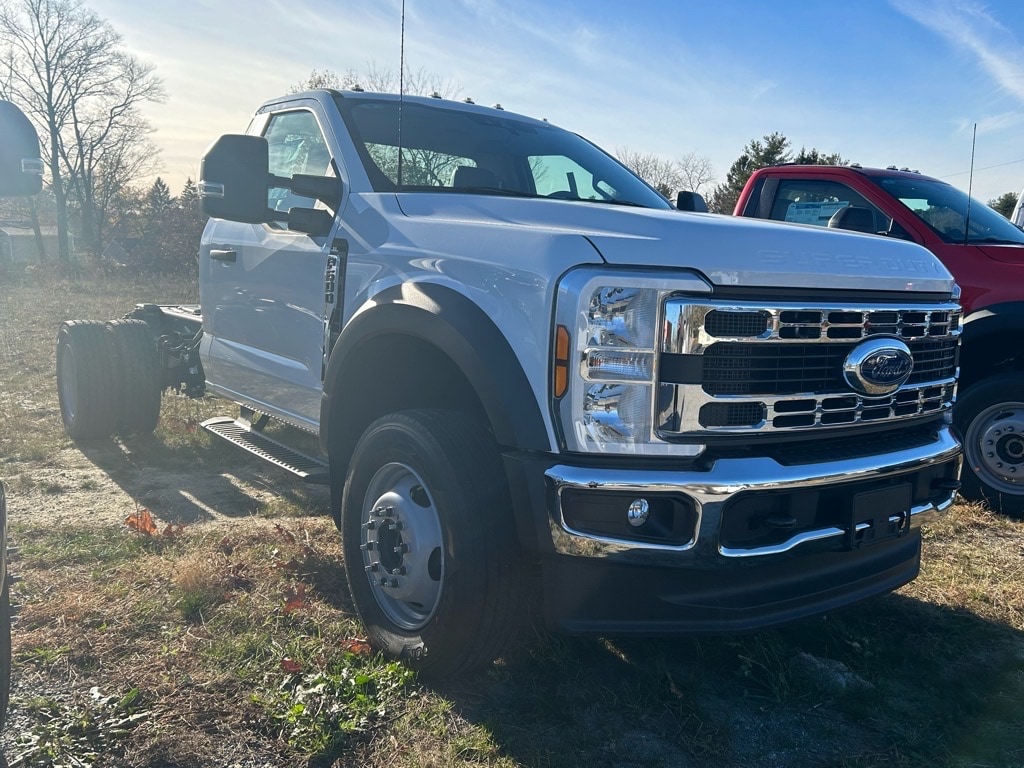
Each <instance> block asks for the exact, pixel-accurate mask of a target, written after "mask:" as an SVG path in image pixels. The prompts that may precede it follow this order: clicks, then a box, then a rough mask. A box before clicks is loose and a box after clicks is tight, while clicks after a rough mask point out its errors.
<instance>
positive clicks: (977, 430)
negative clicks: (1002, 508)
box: [964, 402, 1024, 495]
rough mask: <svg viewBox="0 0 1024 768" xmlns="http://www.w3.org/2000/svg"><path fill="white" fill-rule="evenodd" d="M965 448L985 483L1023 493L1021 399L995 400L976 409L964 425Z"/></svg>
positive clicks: (1002, 490)
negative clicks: (982, 408)
mask: <svg viewBox="0 0 1024 768" xmlns="http://www.w3.org/2000/svg"><path fill="white" fill-rule="evenodd" d="M964 450H965V452H966V454H967V461H968V463H969V464H970V465H971V468H972V469H973V470H974V472H975V474H977V475H978V477H979V478H980V479H981V481H982V482H984V483H985V484H986V485H989V486H991V487H992V488H994V489H995V490H996V491H999V492H1000V493H1008V494H1013V495H1020V494H1024V403H1019V402H1007V403H997V404H995V405H992V406H989V407H988V408H986V409H985V410H983V411H982V412H981V413H979V414H978V415H977V416H976V417H975V418H974V419H973V420H972V421H971V424H970V426H969V427H968V428H967V435H966V436H965V438H964Z"/></svg>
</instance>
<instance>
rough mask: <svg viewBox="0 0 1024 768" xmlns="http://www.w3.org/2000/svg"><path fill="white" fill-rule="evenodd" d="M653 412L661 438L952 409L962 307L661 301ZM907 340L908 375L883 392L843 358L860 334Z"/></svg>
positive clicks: (846, 423) (832, 424) (836, 424)
mask: <svg viewBox="0 0 1024 768" xmlns="http://www.w3.org/2000/svg"><path fill="white" fill-rule="evenodd" d="M664 313H665V314H664V317H665V323H664V329H665V333H664V336H663V337H662V347H661V356H660V361H659V386H658V388H657V391H658V403H657V404H656V406H655V407H656V416H657V424H658V425H659V426H658V433H659V434H660V435H661V436H662V437H665V438H672V437H676V436H700V435H704V436H706V435H707V434H708V433H711V434H714V433H723V434H726V433H729V434H731V433H737V432H739V433H761V432H773V431H794V430H807V429H816V428H822V427H827V428H843V427H855V426H856V425H858V424H860V423H864V422H872V423H877V422H880V421H892V420H899V419H914V418H917V417H921V416H928V415H933V414H935V413H939V412H942V411H945V410H948V409H949V408H950V407H951V406H952V403H953V399H954V395H955V382H956V373H957V353H958V344H959V337H960V317H961V315H960V309H959V307H958V306H956V305H955V304H953V303H945V304H931V305H904V306H903V307H898V308H897V307H886V306H857V305H854V306H849V305H847V306H843V305H835V304H831V305H830V304H816V303H811V304H799V305H797V304H788V303H779V304H776V305H774V306H764V305H759V306H758V305H751V304H735V303H734V304H728V305H726V304H711V303H693V302H692V301H687V300H685V299H675V298H673V299H669V300H668V301H667V302H666V304H665V306H664ZM878 336H888V337H891V338H893V339H899V340H900V341H902V342H903V343H904V344H906V345H907V347H908V348H909V349H910V351H911V354H912V356H913V359H914V367H913V371H912V372H911V375H910V377H909V378H908V379H907V381H906V382H905V383H904V384H903V385H902V386H901V387H899V389H897V390H896V391H894V392H892V393H890V394H888V395H886V396H884V397H876V396H868V395H865V394H862V393H860V392H858V391H856V390H855V389H854V388H853V387H852V386H851V385H850V384H849V383H848V381H847V379H846V376H845V375H844V363H845V362H846V360H847V358H848V356H849V355H850V354H851V352H853V350H854V349H856V348H857V346H858V344H860V343H861V342H862V341H863V340H865V339H868V338H877V337H878Z"/></svg>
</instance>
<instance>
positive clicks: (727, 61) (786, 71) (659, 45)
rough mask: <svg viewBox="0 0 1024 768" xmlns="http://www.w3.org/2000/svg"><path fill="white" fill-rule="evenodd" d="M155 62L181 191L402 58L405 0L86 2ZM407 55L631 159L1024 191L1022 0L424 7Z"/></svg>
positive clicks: (410, 18)
mask: <svg viewBox="0 0 1024 768" xmlns="http://www.w3.org/2000/svg"><path fill="white" fill-rule="evenodd" d="M86 3H87V5H88V6H89V7H90V8H92V9H93V10H95V11H96V12H97V13H98V14H99V15H100V16H102V17H103V18H105V19H107V20H108V21H109V22H110V23H111V24H112V25H113V26H114V28H115V29H116V30H117V31H118V32H120V33H121V35H122V36H123V38H124V43H125V45H126V47H127V48H128V49H129V50H131V51H133V52H134V53H136V54H137V55H138V56H139V57H140V58H142V59H143V60H144V61H147V62H149V63H151V64H153V65H154V66H155V67H156V72H157V74H158V75H159V76H160V77H161V78H162V79H163V80H164V84H165V87H166V90H167V93H168V99H167V102H166V103H165V104H162V105H152V106H151V107H149V108H147V114H148V116H149V117H150V119H151V121H152V123H153V126H154V127H155V128H156V132H155V133H154V135H153V139H154V141H155V142H156V144H157V145H158V146H159V147H160V148H161V150H162V155H161V156H162V162H163V172H162V173H161V175H162V176H163V177H164V179H165V180H166V181H167V182H168V183H169V184H170V185H171V188H172V190H173V191H175V192H177V191H178V190H179V189H180V187H181V184H182V183H183V182H184V180H185V178H186V177H187V176H192V177H195V176H197V174H198V169H199V158H200V157H201V155H202V153H203V151H204V149H205V147H206V146H207V145H208V144H209V143H210V142H211V141H212V140H213V139H214V138H216V137H217V136H218V135H220V134H221V133H229V132H241V131H242V130H244V128H245V126H246V124H247V123H248V118H249V116H250V114H251V113H252V112H253V111H254V109H255V108H256V107H257V106H258V105H259V104H260V103H261V102H262V101H264V100H266V99H268V98H272V97H274V96H278V95H280V94H281V93H284V92H286V91H287V90H289V88H291V87H292V86H293V85H294V84H296V83H298V82H300V81H302V80H304V79H305V78H306V77H307V76H308V75H309V73H310V71H311V70H313V69H320V70H322V69H329V70H333V71H335V72H337V73H339V74H343V73H345V72H346V71H348V70H350V69H352V70H361V71H365V70H367V69H368V68H370V67H371V66H372V67H376V68H378V69H383V68H390V69H392V70H397V69H398V62H399V51H400V48H399V39H400V35H399V33H400V24H401V0H369V1H362V2H361V1H359V0H177V1H176V2H174V3H166V2H153V3H140V2H138V0H86ZM405 31H406V37H405V58H406V63H407V65H408V66H410V67H411V68H412V69H414V70H417V69H421V68H422V69H423V70H425V71H427V72H430V73H433V74H436V75H438V76H441V77H444V78H447V79H449V80H450V81H452V82H454V83H455V84H457V85H458V86H459V87H460V88H461V94H460V95H462V96H470V97H472V98H473V99H474V100H475V101H476V102H477V103H481V104H493V103H495V102H500V103H501V104H502V105H503V106H504V107H505V108H506V109H509V110H512V111H515V112H520V113H523V114H527V115H530V116H532V117H543V118H547V119H548V120H550V121H551V122H552V123H555V124H557V125H560V126H562V127H564V128H568V129H570V130H573V131H576V132H578V133H581V134H583V135H585V136H587V137H588V138H590V139H592V140H593V141H595V142H597V143H598V144H600V145H601V146H603V147H604V148H605V149H607V150H609V151H612V152H614V151H615V150H616V149H618V148H628V149H630V150H633V151H637V152H652V153H655V154H657V155H661V156H663V157H665V158H673V157H678V156H681V155H685V154H687V153H691V152H692V153H695V154H697V155H703V156H706V157H708V158H709V159H710V160H711V162H712V164H713V166H714V170H715V173H716V175H717V177H718V181H722V180H723V179H724V177H725V174H726V172H727V171H728V169H729V166H730V165H731V164H732V162H733V161H734V160H735V159H736V158H737V156H738V155H739V154H740V152H741V151H742V149H743V147H744V145H746V144H747V143H748V142H749V141H750V140H751V139H754V138H760V137H762V136H763V135H765V134H766V133H771V132H772V131H781V132H782V133H784V134H785V135H786V136H787V137H788V138H789V139H790V140H791V142H792V144H793V147H794V149H799V148H800V147H801V146H805V147H808V148H810V147H816V148H818V149H820V150H822V151H826V152H840V153H841V154H842V155H843V156H844V157H846V158H847V159H849V160H851V161H854V162H859V163H861V164H863V165H883V166H884V165H893V164H894V165H899V166H909V167H911V168H915V169H919V170H921V171H922V172H923V173H927V174H929V175H932V176H938V177H940V178H945V179H947V180H948V181H950V182H952V183H953V184H955V185H957V186H959V187H961V188H963V189H965V190H966V189H967V187H968V183H969V180H970V177H969V175H968V170H969V168H970V164H971V137H972V132H973V129H974V125H975V124H977V148H976V152H975V160H974V167H975V173H974V179H973V194H974V196H975V197H977V198H979V199H981V200H988V199H991V198H994V197H996V196H998V195H1000V194H1002V193H1004V192H1009V191H1013V192H1020V190H1021V188H1022V187H1024V3H1022V2H1020V0H999V1H998V2H987V3H986V2H975V1H974V0H855V1H853V2H851V1H850V0H847V2H842V3H840V2H832V1H831V0H819V2H808V3H785V4H784V3H772V2H760V1H755V0H717V1H716V2H691V1H690V0H674V1H673V0H649V1H645V0H634V1H633V2H611V1H610V0H586V2H584V1H583V0H560V1H559V2H551V1H550V0H517V2H515V3H512V2H507V1H506V2H499V1H498V0H448V1H447V2H444V1H443V0H432V1H431V2H427V0H406V20H405Z"/></svg>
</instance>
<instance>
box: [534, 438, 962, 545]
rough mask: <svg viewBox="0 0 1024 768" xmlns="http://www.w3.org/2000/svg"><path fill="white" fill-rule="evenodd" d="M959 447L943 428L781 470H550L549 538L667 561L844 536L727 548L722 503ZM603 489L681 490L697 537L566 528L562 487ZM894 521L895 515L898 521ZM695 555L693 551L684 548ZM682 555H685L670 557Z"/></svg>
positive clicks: (940, 457)
mask: <svg viewBox="0 0 1024 768" xmlns="http://www.w3.org/2000/svg"><path fill="white" fill-rule="evenodd" d="M959 454H960V443H959V441H958V440H957V439H956V437H955V436H954V435H953V433H952V431H951V430H950V428H949V427H948V426H944V427H942V428H941V429H940V430H939V432H938V434H937V435H936V439H935V441H934V442H932V443H929V444H927V445H922V446H918V447H916V448H912V449H906V450H900V451H894V452H891V453H884V454H880V455H877V456H864V457H861V458H858V459H845V460H842V461H833V462H827V461H826V462H821V463H819V464H802V465H799V466H783V465H781V464H779V463H778V462H776V461H774V460H773V459H769V458H763V457H762V458H742V459H722V460H719V461H717V462H715V464H714V465H713V466H712V467H711V469H710V470H708V471H705V472H698V471H681V472H672V471H666V470H632V469H603V468H593V467H571V466H565V465H557V466H554V467H551V468H550V469H548V470H547V472H545V477H546V479H547V481H548V483H549V484H550V485H551V487H552V488H553V489H554V492H555V498H556V500H557V508H556V509H555V510H554V514H553V516H552V519H551V520H550V527H551V535H552V541H553V543H554V547H555V550H556V551H557V552H559V553H561V554H565V555H573V556H579V557H619V558H625V559H629V560H636V559H639V560H642V561H644V562H650V561H651V559H652V558H653V559H656V560H658V561H663V562H665V563H666V564H671V563H675V564H682V563H683V562H687V563H689V562H690V561H691V560H692V559H694V558H696V559H720V558H721V557H723V556H724V557H728V558H739V557H756V556H764V555H773V554H779V553H782V552H788V551H790V550H792V549H794V548H796V547H798V546H801V545H803V544H806V543H809V542H811V541H820V540H823V539H829V538H832V537H836V536H840V535H845V531H844V530H842V529H840V528H832V527H830V528H824V529H819V530H814V531H803V532H801V533H798V534H796V535H795V536H794V537H793V538H791V539H790V540H788V541H786V542H783V543H780V544H776V545H772V546H769V547H759V548H755V549H749V550H748V549H743V550H738V549H728V548H721V547H719V546H718V545H717V541H718V538H719V536H718V532H719V528H720V524H721V510H722V506H723V505H724V504H725V502H727V501H728V500H729V499H731V498H732V497H733V496H735V495H736V494H738V493H742V492H745V491H787V490H798V489H804V488H814V487H821V486H827V485H831V484H833V483H848V482H851V481H857V480H865V479H870V478H877V477H887V476H890V475H895V474H902V473H904V472H911V471H913V470H915V469H922V468H924V467H928V466H932V465H934V464H941V463H945V462H947V461H950V460H954V459H957V458H958V456H959ZM569 489H571V490H591V491H593V490H602V489H604V490H609V491H619V492H622V491H625V492H631V493H637V494H638V495H642V494H644V493H680V494H683V495H685V496H688V497H690V498H691V499H693V501H694V502H695V505H696V509H697V527H696V530H697V533H696V535H695V536H694V538H693V540H692V541H689V542H687V543H685V544H682V545H675V546H670V545H662V544H653V543H649V542H639V541H629V540H625V539H612V538H605V537H600V536H595V535H592V534H587V533H583V532H580V531H576V530H573V529H572V528H571V527H570V526H569V525H568V524H567V523H566V521H565V518H564V517H563V515H562V506H561V497H562V494H563V493H564V492H565V491H566V490H569ZM955 497H956V492H955V491H949V496H948V497H947V498H945V499H943V500H942V501H941V502H939V503H937V504H925V505H920V506H917V507H914V508H913V509H911V511H910V515H911V521H910V522H911V526H912V527H917V526H918V525H920V524H921V523H922V522H924V521H926V520H927V519H929V518H930V517H932V516H934V515H936V514H937V513H939V512H941V511H943V510H945V509H947V508H948V507H949V506H950V505H952V503H953V501H954V499H955ZM897 519H898V518H897ZM691 550H697V551H691ZM683 553H688V554H689V557H685V558H682V559H680V558H679V557H677V556H678V555H681V554H683Z"/></svg>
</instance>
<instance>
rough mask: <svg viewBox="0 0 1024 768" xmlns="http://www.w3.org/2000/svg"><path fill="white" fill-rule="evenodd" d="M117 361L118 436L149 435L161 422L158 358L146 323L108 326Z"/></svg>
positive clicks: (133, 321) (110, 323)
mask: <svg viewBox="0 0 1024 768" xmlns="http://www.w3.org/2000/svg"><path fill="white" fill-rule="evenodd" d="M107 333H108V334H109V335H110V344H111V349H112V350H113V353H114V358H115V360H116V361H117V362H116V380H117V385H118V404H119V414H118V420H117V431H118V433H119V434H121V435H131V434H140V435H141V434H149V433H151V432H152V431H153V430H154V429H156V425H157V422H158V421H159V420H160V392H161V380H160V356H159V354H158V353H157V349H156V340H155V339H154V338H153V334H152V333H151V332H150V330H149V323H147V322H146V321H145V320H113V321H111V322H109V323H107Z"/></svg>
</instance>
